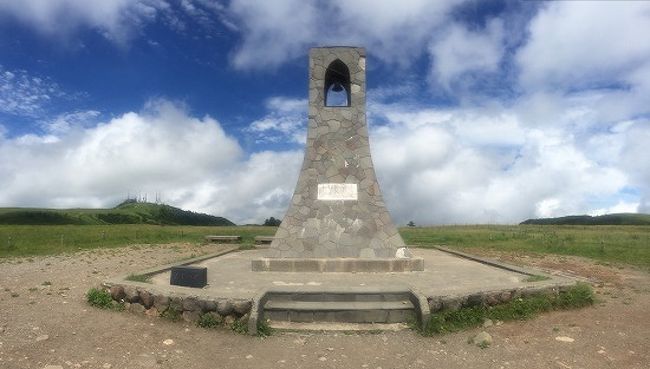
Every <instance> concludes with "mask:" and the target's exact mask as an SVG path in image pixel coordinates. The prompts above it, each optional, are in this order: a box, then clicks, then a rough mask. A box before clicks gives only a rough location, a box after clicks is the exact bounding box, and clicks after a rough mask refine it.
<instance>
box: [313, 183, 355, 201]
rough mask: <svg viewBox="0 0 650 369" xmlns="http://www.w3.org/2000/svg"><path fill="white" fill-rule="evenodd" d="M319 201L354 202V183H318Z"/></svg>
mask: <svg viewBox="0 0 650 369" xmlns="http://www.w3.org/2000/svg"><path fill="white" fill-rule="evenodd" d="M318 199H319V200H356V199H357V184H356V183H320V184H319V185H318Z"/></svg>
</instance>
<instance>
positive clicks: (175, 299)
mask: <svg viewBox="0 0 650 369" xmlns="http://www.w3.org/2000/svg"><path fill="white" fill-rule="evenodd" d="M412 252H413V256H414V257H415V258H418V259H420V260H422V261H423V265H424V270H421V271H411V272H389V273H367V272H364V273H360V272H357V273H350V272H329V273H321V272H301V273H296V272H264V271H262V272H260V271H256V272H255V271H252V270H251V261H252V260H256V259H259V258H261V257H262V255H263V254H264V250H249V251H237V249H236V248H234V247H233V248H229V249H224V250H223V251H221V252H220V253H219V254H215V255H208V256H203V257H199V258H195V259H192V260H185V261H183V262H180V263H177V264H172V265H165V266H161V267H160V268H154V269H150V270H147V271H143V272H142V273H140V274H141V275H145V276H147V277H148V280H149V283H143V282H134V281H129V280H127V276H121V277H117V278H113V279H110V280H108V281H106V282H105V283H104V285H105V286H106V287H110V290H111V295H112V297H113V299H115V300H117V301H124V302H129V303H130V304H131V305H135V306H136V307H137V305H139V304H141V305H143V306H144V308H145V309H147V311H150V310H152V309H156V310H155V311H157V313H158V314H159V313H161V312H163V311H165V310H166V309H174V310H177V312H178V313H179V314H180V313H182V316H183V319H188V321H189V320H194V319H197V318H198V316H199V315H200V314H201V313H206V312H210V311H217V312H218V313H219V314H221V315H222V316H223V317H225V316H227V315H233V314H234V316H235V317H246V319H247V321H248V323H247V324H248V331H249V333H251V334H255V332H257V329H258V323H259V322H260V321H262V320H264V321H266V320H267V319H270V323H271V324H272V325H275V324H273V323H276V324H277V323H279V324H280V325H282V324H285V323H286V322H288V323H295V322H297V323H305V324H307V325H310V324H313V326H314V327H320V325H322V324H325V323H332V324H333V325H334V326H337V324H339V323H354V324H365V323H370V324H371V325H373V324H377V323H379V324H393V323H404V322H411V321H412V320H413V318H415V320H417V322H418V323H419V324H421V325H426V324H427V323H428V322H429V318H430V316H431V314H435V313H437V312H438V311H440V310H447V309H452V310H455V309H459V308H461V307H470V306H476V305H484V306H492V305H497V304H501V303H505V302H508V301H510V300H512V299H515V298H518V297H521V296H528V295H535V294H558V293H561V292H562V291H563V290H565V289H567V288H568V287H570V286H572V285H574V284H575V283H576V281H575V280H573V279H571V278H569V277H564V276H558V275H549V274H546V273H544V272H542V271H539V270H533V269H528V268H520V267H516V266H512V265H507V264H503V263H500V262H497V261H494V260H489V259H483V258H480V257H476V256H472V255H467V254H464V253H462V252H458V251H455V250H447V249H443V248H439V247H438V248H435V249H414V250H412ZM175 265H192V266H196V267H205V268H207V274H208V275H207V282H208V284H207V285H206V286H205V287H203V288H190V287H181V286H173V285H170V283H169V282H170V270H171V268H172V267H174V266H175ZM531 276H534V278H531ZM540 277H543V278H540ZM395 302H399V303H395ZM276 320H277V321H276ZM283 321H284V322H285V323H282V322H283ZM374 326H376V325H374Z"/></svg>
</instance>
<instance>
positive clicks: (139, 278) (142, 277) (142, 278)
mask: <svg viewBox="0 0 650 369" xmlns="http://www.w3.org/2000/svg"><path fill="white" fill-rule="evenodd" d="M150 278H151V276H149V275H146V274H129V276H127V277H126V280H127V281H131V282H142V283H150V282H151V281H150V280H149V279H150Z"/></svg>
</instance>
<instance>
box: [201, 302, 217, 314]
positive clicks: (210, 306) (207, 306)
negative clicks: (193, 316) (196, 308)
mask: <svg viewBox="0 0 650 369" xmlns="http://www.w3.org/2000/svg"><path fill="white" fill-rule="evenodd" d="M201 310H203V312H204V313H207V312H209V311H216V310H217V303H216V302H214V301H210V300H208V301H202V303H201Z"/></svg>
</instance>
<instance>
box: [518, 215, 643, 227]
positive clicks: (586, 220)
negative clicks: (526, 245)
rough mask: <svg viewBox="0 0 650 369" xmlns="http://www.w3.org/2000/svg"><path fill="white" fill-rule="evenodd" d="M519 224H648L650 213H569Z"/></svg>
mask: <svg viewBox="0 0 650 369" xmlns="http://www.w3.org/2000/svg"><path fill="white" fill-rule="evenodd" d="M521 224H544V225H650V214H635V213H621V214H606V215H599V216H595V217H592V216H589V215H571V216H566V217H559V218H540V219H528V220H526V221H523V222H521Z"/></svg>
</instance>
